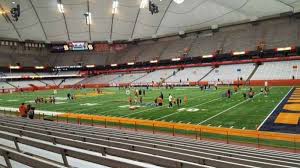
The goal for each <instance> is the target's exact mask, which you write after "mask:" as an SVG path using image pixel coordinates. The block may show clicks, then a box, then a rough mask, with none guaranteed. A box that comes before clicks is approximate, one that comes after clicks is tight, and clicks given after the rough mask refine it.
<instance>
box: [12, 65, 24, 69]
mask: <svg viewBox="0 0 300 168" xmlns="http://www.w3.org/2000/svg"><path fill="white" fill-rule="evenodd" d="M20 68H21V67H20V66H18V65H17V66H13V65H10V66H9V69H20Z"/></svg>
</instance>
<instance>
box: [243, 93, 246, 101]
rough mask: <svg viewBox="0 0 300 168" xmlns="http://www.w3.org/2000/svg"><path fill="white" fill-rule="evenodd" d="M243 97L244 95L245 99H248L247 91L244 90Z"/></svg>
mask: <svg viewBox="0 0 300 168" xmlns="http://www.w3.org/2000/svg"><path fill="white" fill-rule="evenodd" d="M243 97H244V100H246V99H247V94H246V93H245V92H243Z"/></svg>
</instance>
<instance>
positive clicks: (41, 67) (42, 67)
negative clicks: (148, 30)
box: [34, 66, 45, 69]
mask: <svg viewBox="0 0 300 168" xmlns="http://www.w3.org/2000/svg"><path fill="white" fill-rule="evenodd" d="M34 68H35V69H45V67H44V66H35V67H34Z"/></svg>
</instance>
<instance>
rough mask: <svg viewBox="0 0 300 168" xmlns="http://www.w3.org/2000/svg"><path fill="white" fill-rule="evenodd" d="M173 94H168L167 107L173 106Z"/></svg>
mask: <svg viewBox="0 0 300 168" xmlns="http://www.w3.org/2000/svg"><path fill="white" fill-rule="evenodd" d="M172 101H173V96H172V95H171V94H169V108H171V107H172V106H173V103H172Z"/></svg>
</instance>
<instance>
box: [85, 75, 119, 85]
mask: <svg viewBox="0 0 300 168" xmlns="http://www.w3.org/2000/svg"><path fill="white" fill-rule="evenodd" d="M119 76H120V75H119V74H108V75H105V74H102V75H97V76H93V77H90V78H87V79H84V80H82V81H81V82H80V83H82V84H107V83H109V82H111V81H113V80H114V79H115V78H117V77H119Z"/></svg>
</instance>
